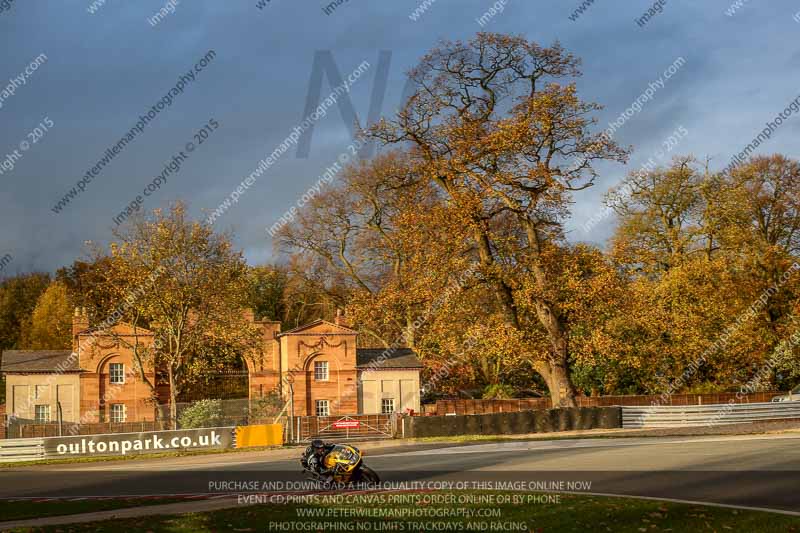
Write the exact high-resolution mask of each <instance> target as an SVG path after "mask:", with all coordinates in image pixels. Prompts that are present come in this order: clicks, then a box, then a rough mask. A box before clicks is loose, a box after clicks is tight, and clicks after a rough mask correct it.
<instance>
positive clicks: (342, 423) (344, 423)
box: [333, 420, 361, 429]
mask: <svg viewBox="0 0 800 533" xmlns="http://www.w3.org/2000/svg"><path fill="white" fill-rule="evenodd" d="M360 426H361V422H359V421H358V420H337V421H336V422H334V423H333V427H335V428H336V429H352V428H357V427H360Z"/></svg>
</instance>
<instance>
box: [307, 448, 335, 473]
mask: <svg viewBox="0 0 800 533" xmlns="http://www.w3.org/2000/svg"><path fill="white" fill-rule="evenodd" d="M335 446H336V445H335V444H329V443H326V444H325V445H323V450H324V453H322V454H320V455H317V454H315V453H314V448H313V447H312V446H309V447H308V448H306V451H305V452H303V457H302V458H301V459H300V464H302V465H303V468H308V469H309V470H311V471H313V472H316V473H317V474H320V475H323V476H324V475H327V474H330V473H331V472H333V469H332V468H325V465H324V462H325V461H324V459H325V456H326V455H328V454H329V453H330V451H331V450H333V448H334V447H335Z"/></svg>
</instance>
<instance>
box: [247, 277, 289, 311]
mask: <svg viewBox="0 0 800 533" xmlns="http://www.w3.org/2000/svg"><path fill="white" fill-rule="evenodd" d="M287 270H288V269H286V268H285V267H282V266H278V265H260V266H254V267H250V268H249V269H248V273H247V280H248V294H247V307H249V308H251V309H253V312H254V313H255V316H256V318H257V319H266V320H284V319H285V317H286V303H285V301H284V296H285V294H286V286H287V284H288V282H289V275H288V271H287Z"/></svg>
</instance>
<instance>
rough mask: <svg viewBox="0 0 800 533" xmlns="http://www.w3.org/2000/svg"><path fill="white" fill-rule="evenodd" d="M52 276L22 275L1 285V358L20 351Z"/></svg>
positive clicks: (0, 386)
mask: <svg viewBox="0 0 800 533" xmlns="http://www.w3.org/2000/svg"><path fill="white" fill-rule="evenodd" d="M49 283H50V276H49V275H48V274H45V273H41V272H32V273H29V274H20V275H18V276H13V277H10V278H6V279H4V280H3V281H2V282H0V357H2V355H1V354H2V350H10V349H19V348H21V345H20V338H21V335H22V330H23V329H24V328H25V327H27V325H28V324H29V322H30V319H31V315H32V314H33V310H34V308H35V307H36V302H37V301H38V300H39V296H41V294H42V293H43V292H44V291H45V290H46V289H47V286H48V285H49ZM5 394H6V385H5V374H0V402H2V401H4V400H5Z"/></svg>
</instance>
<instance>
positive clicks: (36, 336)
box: [20, 281, 72, 350]
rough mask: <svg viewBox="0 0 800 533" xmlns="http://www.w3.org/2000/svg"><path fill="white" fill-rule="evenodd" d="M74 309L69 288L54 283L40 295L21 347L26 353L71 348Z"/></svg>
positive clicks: (25, 330) (24, 333)
mask: <svg viewBox="0 0 800 533" xmlns="http://www.w3.org/2000/svg"><path fill="white" fill-rule="evenodd" d="M71 309H72V306H71V304H70V301H69V297H68V295H67V287H66V285H64V284H63V283H61V282H59V281H54V282H52V283H51V284H50V285H49V286H48V287H47V289H46V290H45V291H44V292H43V293H42V295H41V296H39V299H38V300H37V302H36V307H35V308H34V309H33V313H32V315H31V319H30V321H29V322H28V323H27V324H26V326H25V327H23V330H22V335H21V339H20V345H21V347H22V349H25V350H68V349H70V348H72V312H71Z"/></svg>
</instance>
